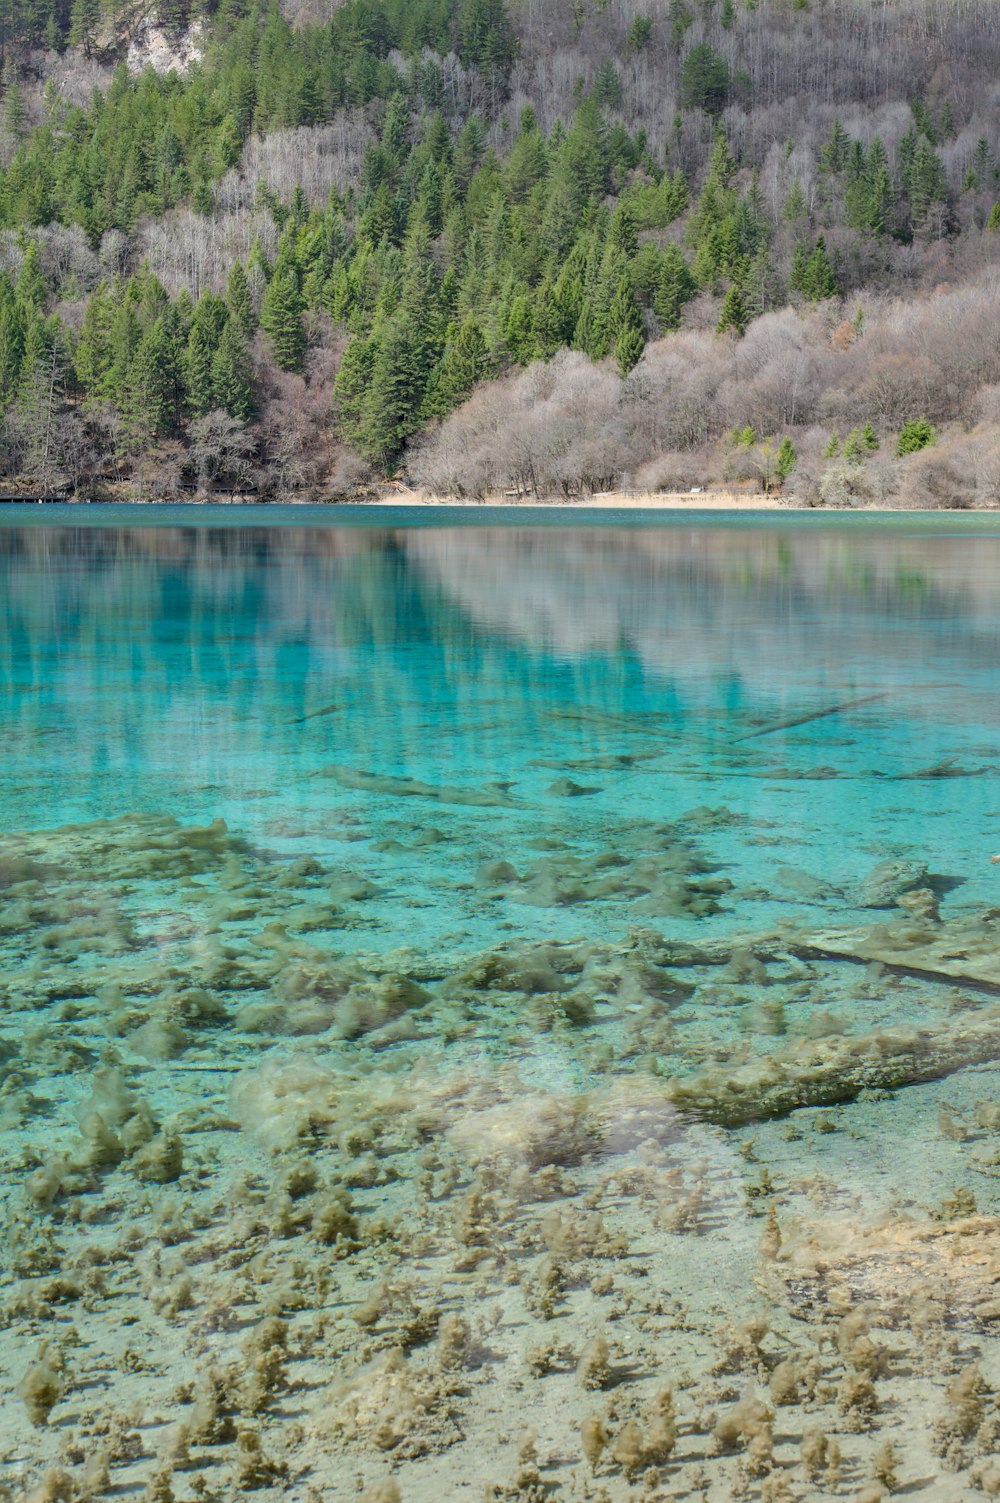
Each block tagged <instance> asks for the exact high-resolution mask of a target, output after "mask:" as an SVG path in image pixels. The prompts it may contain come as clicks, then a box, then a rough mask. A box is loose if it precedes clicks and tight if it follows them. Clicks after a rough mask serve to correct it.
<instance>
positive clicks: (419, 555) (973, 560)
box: [407, 527, 1000, 690]
mask: <svg viewBox="0 0 1000 1503" xmlns="http://www.w3.org/2000/svg"><path fill="white" fill-rule="evenodd" d="M407 552H408V556H409V558H410V559H411V560H412V561H414V562H419V565H420V568H421V571H422V572H423V573H424V574H425V575H426V576H427V577H428V578H430V579H433V580H434V581H435V583H436V584H437V585H438V586H439V587H440V588H441V589H442V590H444V591H445V592H446V593H447V594H448V595H449V596H451V598H452V599H454V600H455V601H456V603H457V604H458V605H459V606H460V608H461V610H462V612H463V613H464V614H465V615H467V616H468V617H470V618H471V619H473V620H475V621H477V622H478V623H480V624H481V625H483V626H485V627H488V628H489V629H491V630H494V631H502V632H504V633H505V634H507V635H508V636H509V637H511V638H512V639H515V640H518V641H521V642H524V643H525V644H528V645H530V646H532V647H540V646H543V645H544V646H546V647H548V648H550V649H552V650H554V651H556V652H559V653H562V654H569V655H573V654H584V653H591V652H614V651H617V650H618V649H619V647H620V646H621V644H623V643H624V644H627V645H628V646H629V647H630V648H631V649H632V650H633V651H634V652H635V653H636V654H637V655H638V656H639V657H640V658H641V660H642V661H643V662H644V663H645V664H646V665H647V666H648V667H650V668H652V669H656V670H660V671H663V672H667V673H669V674H671V675H672V676H680V677H689V676H691V675H702V674H716V673H718V672H719V671H720V670H726V671H729V670H736V671H738V672H739V673H740V675H741V676H742V677H744V678H745V679H746V680H747V681H749V682H751V683H756V684H757V685H758V686H759V687H760V688H762V689H765V690H766V689H768V688H772V687H774V686H775V684H776V683H778V682H780V679H781V677H782V676H783V672H784V670H787V669H790V668H795V669H798V670H802V669H810V670H819V669H823V668H829V669H830V670H831V671H832V672H834V673H835V672H836V671H837V670H838V669H839V668H840V667H841V666H842V665H843V663H844V659H845V653H846V652H847V651H848V650H849V651H850V652H851V653H852V654H854V655H856V654H858V653H861V654H872V655H875V656H877V655H879V653H880V652H885V653H891V656H892V658H893V659H894V660H895V661H896V662H897V663H899V662H900V661H902V662H904V663H905V662H906V661H907V660H908V659H909V660H914V659H916V660H920V659H921V658H922V657H923V656H924V655H925V651H926V645H927V644H926V642H925V641H924V639H923V638H922V637H921V636H920V635H919V634H918V633H915V632H907V633H903V634H900V635H898V636H897V635H893V637H892V639H891V643H890V641H889V639H888V638H887V637H886V630H887V626H888V625H889V624H890V623H894V622H895V623H900V624H905V623H919V622H924V621H926V622H931V621H934V620H944V621H947V623H948V628H947V639H948V646H949V650H950V651H951V652H953V653H954V652H956V651H957V652H958V653H959V654H960V655H961V656H963V657H964V658H965V659H966V661H967V662H968V663H969V664H970V665H971V664H974V663H975V662H977V661H980V660H981V661H983V662H986V661H992V660H993V654H994V653H995V649H996V641H997V636H998V634H1000V586H998V583H997V581H998V580H1000V572H998V571H1000V536H998V537H997V539H996V540H994V539H992V538H980V539H976V541H975V543H970V542H968V541H964V540H960V539H948V538H939V537H938V538H935V537H933V536H931V537H923V538H912V537H911V538H906V537H899V536H898V535H895V534H882V535H868V536H862V537H859V536H854V537H848V536H845V535H843V534H837V533H817V532H813V531H809V532H803V533H801V534H799V535H798V536H793V535H791V534H789V533H788V532H787V531H781V530H777V529H770V528H768V529H755V530H754V531H753V532H749V531H746V530H743V529H733V528H717V529H712V528H696V529H687V528H683V529H681V528H675V527H672V528H670V529H669V530H648V531H646V530H642V531H638V530H637V531H629V532H611V531H610V530H597V529H594V530H591V531H582V530H581V531H577V530H573V531H568V532H565V533H560V534H559V536H558V539H551V540H550V539H549V538H548V535H547V534H539V533H537V532H531V531H528V530H526V529H525V530H520V529H475V530H472V529H468V530H458V529H455V530H452V531H450V532H440V533H426V532H415V533H413V534H410V535H409V536H408V539H407ZM987 654H988V657H987Z"/></svg>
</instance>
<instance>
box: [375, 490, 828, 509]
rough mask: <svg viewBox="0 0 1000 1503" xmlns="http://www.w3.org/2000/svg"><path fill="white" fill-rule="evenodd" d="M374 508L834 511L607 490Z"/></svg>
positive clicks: (425, 498) (767, 500)
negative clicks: (582, 494)
mask: <svg viewBox="0 0 1000 1503" xmlns="http://www.w3.org/2000/svg"><path fill="white" fill-rule="evenodd" d="M372 504H373V505H375V506H421V507H423V506H449V507H451V506H468V507H472V508H475V507H484V506H505V507H509V508H510V509H511V510H515V509H519V508H521V507H528V508H535V507H554V506H558V507H564V508H565V509H566V510H567V511H659V510H672V511H815V510H818V509H822V510H828V509H829V510H833V509H835V508H825V507H824V508H816V507H811V506H803V505H802V504H801V503H799V502H794V501H791V500H783V499H782V498H781V497H780V496H765V495H751V496H748V495H744V494H741V493H739V492H736V491H698V492H694V493H691V492H687V491H663V492H652V491H647V492H641V493H639V494H636V495H630V494H628V493H627V492H625V491H607V492H604V493H599V494H597V495H595V496H586V497H579V498H576V497H574V498H573V499H567V498H558V497H553V498H552V499H551V500H549V499H545V500H542V499H527V498H526V499H524V500H519V501H514V500H511V499H510V498H509V497H497V498H495V499H494V498H492V497H491V498H487V499H485V500H483V501H472V500H469V499H467V498H463V499H457V498H445V497H438V496H429V495H427V494H426V493H423V492H420V491H406V492H404V493H402V494H401V495H399V496H393V497H384V498H383V499H382V500H380V501H376V502H373V503H372Z"/></svg>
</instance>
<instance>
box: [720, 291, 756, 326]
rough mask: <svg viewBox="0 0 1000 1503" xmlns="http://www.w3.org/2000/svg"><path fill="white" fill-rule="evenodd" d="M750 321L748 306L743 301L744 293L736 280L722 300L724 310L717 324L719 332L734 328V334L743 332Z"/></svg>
mask: <svg viewBox="0 0 1000 1503" xmlns="http://www.w3.org/2000/svg"><path fill="white" fill-rule="evenodd" d="M748 323H749V318H748V316H747V310H746V306H745V304H744V302H743V293H742V292H741V291H740V289H739V287H737V286H736V284H735V282H734V283H733V285H732V287H730V289H729V291H728V292H727V293H726V295H725V297H724V298H723V300H722V311H721V312H720V314H719V322H718V324H717V325H716V329H717V332H718V333H719V334H725V333H726V332H727V330H729V329H732V331H733V333H734V334H742V333H743V332H744V330H745V329H746V327H747V324H748Z"/></svg>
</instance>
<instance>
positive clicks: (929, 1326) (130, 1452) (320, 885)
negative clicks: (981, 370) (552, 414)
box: [0, 516, 1000, 1503]
mask: <svg viewBox="0 0 1000 1503" xmlns="http://www.w3.org/2000/svg"><path fill="white" fill-rule="evenodd" d="M380 521H384V516H383V517H382V518H380ZM69 532H70V529H67V530H66V532H63V531H62V530H60V529H52V530H51V531H48V532H46V531H45V530H42V531H38V530H35V529H33V530H32V531H31V533H30V535H29V534H28V533H27V530H26V531H25V533H21V534H17V536H16V547H15V546H14V545H15V535H14V534H12V533H10V532H7V531H5V530H3V529H0V540H3V543H4V549H0V558H2V560H3V563H2V567H3V570H4V584H5V586H6V587H7V588H6V590H5V593H4V594H3V595H2V596H0V627H2V641H0V648H2V651H0V676H2V678H3V689H4V695H3V713H4V716H5V721H4V724H5V731H6V738H7V739H6V742H5V748H6V757H5V759H4V762H3V765H2V766H0V808H2V812H3V815H4V830H3V834H2V836H0V902H2V906H0V958H2V962H3V964H2V966H0V998H2V1001H3V1010H2V1013H0V1184H2V1193H3V1211H2V1214H3V1218H4V1220H3V1238H2V1244H0V1350H2V1352H3V1355H4V1359H5V1361H4V1364H3V1372H2V1375H0V1489H5V1490H6V1492H7V1494H8V1495H9V1496H11V1497H13V1498H22V1497H23V1498H25V1499H29V1498H35V1499H38V1500H41V1499H43V1498H48V1499H55V1498H60V1497H65V1498H74V1499H81V1500H82V1499H84V1498H87V1497H93V1498H98V1497H102V1496H105V1495H107V1493H108V1491H109V1489H113V1490H114V1491H115V1495H116V1496H121V1497H135V1498H150V1499H156V1498H160V1499H165V1498H168V1497H173V1498H175V1499H176V1500H177V1503H188V1500H191V1499H195V1498H201V1499H209V1498H213V1497H218V1498H226V1499H228V1498H231V1497H236V1496H242V1495H243V1493H245V1492H248V1491H253V1492H256V1493H258V1494H259V1495H260V1496H262V1497H266V1496H269V1495H270V1496H273V1497H281V1498H292V1499H301V1500H302V1503H307V1500H309V1503H312V1500H316V1499H329V1500H331V1503H339V1500H341V1499H344V1500H347V1499H355V1498H361V1497H368V1498H369V1499H379V1498H380V1499H382V1500H391V1499H392V1498H393V1497H395V1496H396V1493H395V1492H394V1491H393V1489H394V1488H398V1493H399V1496H400V1497H401V1498H402V1499H403V1500H404V1503H414V1500H416V1503H420V1500H423V1499H428V1500H430V1499H437V1498H440V1497H441V1496H447V1497H449V1498H452V1497H454V1498H456V1499H463V1498H467V1499H470V1500H472V1499H475V1500H478V1499H481V1498H483V1497H484V1496H486V1495H487V1494H489V1496H491V1497H494V1498H506V1499H522V1500H533V1499H541V1498H546V1497H553V1498H555V1499H560V1498H561V1499H564V1500H566V1503H577V1500H583V1499H587V1498H590V1499H593V1500H594V1503H597V1500H598V1499H601V1498H602V1497H603V1498H605V1499H611V1500H612V1503H619V1500H624V1499H626V1498H639V1497H643V1498H647V1499H655V1498H662V1499H664V1500H666V1499H680V1498H691V1499H702V1498H704V1497H706V1496H707V1497H708V1498H709V1500H710V1503H722V1500H723V1499H725V1500H728V1499H730V1498H733V1497H750V1498H761V1499H764V1500H768V1499H769V1500H771V1503H779V1500H781V1499H788V1498H792V1499H800V1500H802V1503H805V1500H807V1499H808V1500H810V1503H812V1500H814V1499H834V1498H845V1497H846V1498H854V1497H857V1496H861V1495H865V1494H866V1489H867V1490H868V1492H867V1495H868V1496H870V1497H875V1496H878V1491H879V1490H880V1489H884V1488H889V1487H896V1486H899V1487H902V1488H905V1489H906V1491H907V1495H908V1496H914V1497H926V1498H928V1499H934V1500H938V1499H944V1500H946V1503H951V1500H955V1503H957V1500H959V1499H966V1498H969V1497H975V1496H979V1495H984V1496H995V1495H996V1494H997V1492H998V1491H1000V1475H998V1472H997V1468H996V1463H995V1461H994V1460H993V1456H994V1454H995V1451H996V1445H997V1440H998V1419H997V1416H998V1414H1000V1409H998V1406H997V1401H996V1397H995V1396H996V1394H997V1393H998V1392H1000V1360H998V1359H1000V1347H998V1344H997V1340H996V1336H995V1335H994V1330H995V1326H996V1323H997V1320H998V1319H1000V1314H998V1305H997V1301H996V1298H995V1284H996V1281H997V1279H998V1277H1000V1266H998V1264H997V1260H996V1254H995V1246H996V1240H997V1232H998V1230H1000V1202H998V1192H997V1184H996V1181H997V1174H998V1172H1000V1171H998V1165H1000V1069H998V1065H997V1057H998V1055H1000V1021H998V1012H997V1000H996V990H997V985H998V984H1000V971H998V970H997V967H996V959H995V957H996V953H997V949H998V944H997V941H998V940H1000V919H998V915H997V912H996V910H995V908H994V897H995V884H996V881H997V880H998V877H997V871H996V868H994V867H991V866H990V861H989V858H990V856H991V855H992V854H993V853H994V848H995V845H996V844H997V842H996V839H995V835H991V834H990V833H989V832H990V830H991V829H994V830H995V828H996V827H995V825H991V821H992V820H994V819H995V818H996V816H997V815H998V814H1000V808H998V807H997V805H996V798H997V792H996V782H997V780H996V778H995V776H994V775H993V774H994V772H995V769H996V766H997V765H1000V748H998V747H997V746H996V745H995V738H994V736H993V728H992V726H991V723H990V715H991V713H992V711H991V706H992V704H993V702H994V701H993V697H992V696H993V694H994V692H995V688H996V685H995V675H996V669H995V664H996V662H997V661H998V660H1000V659H998V657H997V654H996V647H997V645H998V641H1000V611H998V610H997V607H996V605H995V603H994V594H993V593H991V588H992V587H991V584H990V575H989V570H990V568H992V561H991V560H992V554H991V551H990V550H991V549H992V548H993V547H994V545H993V544H991V543H989V544H988V546H986V547H985V548H984V546H983V544H982V543H981V542H977V544H976V547H975V549H970V548H969V546H968V545H961V547H960V546H959V545H958V544H956V543H955V542H953V541H952V542H949V543H948V544H947V546H944V540H942V547H941V551H940V553H939V554H935V553H933V552H930V551H928V550H927V547H926V545H925V543H924V542H923V541H920V540H918V541H917V542H914V541H913V540H909V541H908V540H906V539H903V540H899V539H896V540H895V541H894V542H893V541H892V539H891V536H890V538H889V540H888V541H887V538H886V536H885V535H883V534H879V535H878V538H877V539H876V540H875V541H874V542H872V541H871V540H870V539H866V538H865V537H864V536H861V537H858V536H853V537H852V535H851V534H849V533H847V532H840V533H833V534H831V536H830V537H829V538H825V537H824V535H817V534H816V533H815V532H811V533H809V534H808V539H807V534H806V533H805V532H803V533H802V534H796V533H795V532H794V531H793V532H792V533H791V534H790V536H791V538H792V543H793V546H792V547H791V548H790V549H789V547H788V546H787V538H786V539H784V543H783V548H782V550H780V551H781V558H782V562H781V567H780V569H778V568H777V567H774V568H772V567H771V565H772V564H775V563H776V560H777V553H776V552H775V549H776V548H777V542H776V540H775V539H776V536H777V537H780V535H776V534H773V533H770V532H768V533H763V532H761V533H757V532H749V533H746V534H743V535H742V536H740V535H736V534H734V533H726V532H725V531H724V530H718V531H716V530H713V529H709V530H708V531H707V532H706V531H705V530H704V529H696V530H695V531H693V532H692V531H691V530H688V531H686V532H685V531H681V530H678V529H677V528H676V527H673V528H661V529H657V528H648V529H643V530H639V531H634V532H631V533H629V532H626V533H624V534H600V535H595V534H593V533H588V532H583V533H581V532H578V531H576V530H574V529H569V530H566V531H565V532H559V533H552V534H549V533H547V532H546V533H545V534H542V533H538V532H533V531H531V530H530V529H524V530H520V531H519V530H516V529H512V530H510V531H509V532H508V531H503V530H484V529H477V528H475V527H469V528H468V529H463V530H462V532H461V533H459V534H456V533H452V532H447V531H444V532H441V533H440V534H437V535H435V534H434V533H433V532H428V531H423V530H421V531H419V532H407V531H398V532H394V533H392V534H388V533H384V532H370V531H366V530H365V529H364V528H358V527H357V526H354V527H352V528H350V529H336V528H330V529H326V530H324V529H318V530H312V529H304V530H303V531H302V532H301V533H299V532H297V531H296V530H290V531H283V530H280V529H279V530H272V531H271V532H269V533H267V534H266V535H264V534H263V533H260V532H255V531H253V530H248V531H241V530H240V529H237V530H235V531H230V532H228V533H226V534H221V533H219V534H217V533H215V531H214V530H213V529H206V528H191V529H188V530H179V531H176V532H175V531H173V530H170V529H166V530H163V529H148V530H142V529H121V530H119V531H117V532H113V531H109V532H106V533H105V532H100V531H98V532H96V533H91V534H90V540H89V542H87V543H85V544H81V543H80V542H79V539H77V543H76V545H75V550H74V546H73V545H72V540H71V539H70V538H69V535H68V534H69ZM42 539H44V540H45V547H44V548H42V547H41V546H40V540H42ZM545 539H548V541H545ZM806 539H807V540H808V546H806ZM915 551H916V552H917V553H919V554H920V558H921V565H922V567H924V566H926V570H927V581H928V584H927V589H925V590H924V591H922V592H921V596H920V600H919V602H915V600H914V597H913V595H912V592H903V593H902V594H897V593H894V591H895V586H894V584H893V579H894V577H895V576H894V573H893V570H892V568H891V567H890V564H891V560H892V558H894V557H897V556H898V557H902V556H904V555H907V554H913V553H914V552H915ZM960 563H961V565H962V570H964V574H963V573H962V570H960V569H959V564H960ZM869 564H870V565H871V567H867V565H869ZM966 576H967V577H966ZM851 580H855V581H858V580H865V581H867V583H866V584H865V587H864V590H863V591H861V590H860V588H858V589H855V588H854V587H853V586H851V584H850V581H851ZM873 582H874V583H873ZM571 586H572V587H571ZM958 773H963V774H965V773H968V774H970V775H968V776H966V775H961V776H960V775H957V774H958ZM820 774H821V775H820ZM971 774H975V775H974V776H973V775H971Z"/></svg>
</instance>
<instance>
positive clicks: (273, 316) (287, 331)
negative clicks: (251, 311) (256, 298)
mask: <svg viewBox="0 0 1000 1503" xmlns="http://www.w3.org/2000/svg"><path fill="white" fill-rule="evenodd" d="M302 311H303V305H302V294H301V293H300V291H299V284H298V278H297V277H296V275H295V271H294V269H293V268H292V267H291V266H278V267H276V268H275V272H274V276H273V277H272V278H271V281H270V283H269V285H268V289H267V291H266V292H265V294H264V300H263V302H262V303H261V308H260V326H261V328H262V329H263V330H264V333H265V334H266V335H267V336H268V339H269V340H270V343H271V349H272V350H273V352H274V358H275V360H276V361H277V362H278V364H279V365H280V366H281V369H282V370H285V371H300V370H301V369H302V362H303V359H304V357H305V350H306V337H305V330H304V329H303V327H302Z"/></svg>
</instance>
